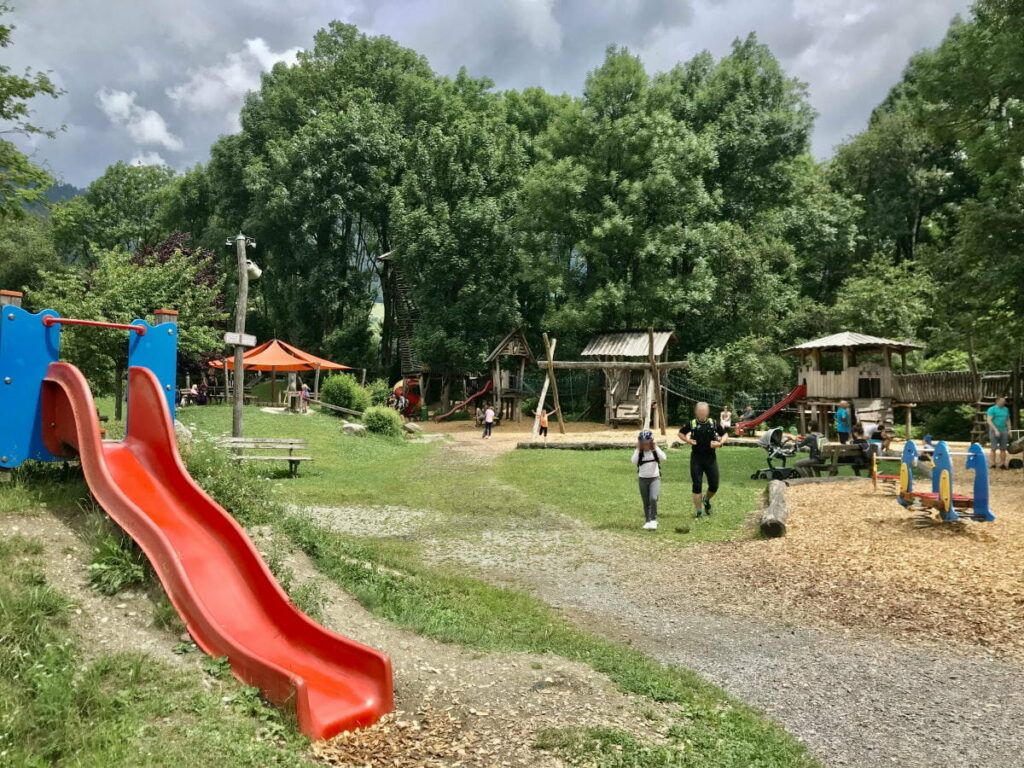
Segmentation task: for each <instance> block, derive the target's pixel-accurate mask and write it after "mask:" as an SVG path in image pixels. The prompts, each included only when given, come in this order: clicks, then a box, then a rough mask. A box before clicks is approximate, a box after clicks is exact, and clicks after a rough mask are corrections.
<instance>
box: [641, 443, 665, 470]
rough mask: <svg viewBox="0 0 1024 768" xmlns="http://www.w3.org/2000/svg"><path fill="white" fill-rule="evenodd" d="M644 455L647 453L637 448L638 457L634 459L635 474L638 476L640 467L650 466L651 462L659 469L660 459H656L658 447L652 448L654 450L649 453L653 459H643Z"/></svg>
mask: <svg viewBox="0 0 1024 768" xmlns="http://www.w3.org/2000/svg"><path fill="white" fill-rule="evenodd" d="M645 453H647V451H641V450H640V449H639V448H637V454H638V455H637V457H636V473H637V474H638V475H639V474H640V467H642V466H643V465H644V464H650V463H651V462H652V461H653V462H654V463H655V464H657V465H658V467H659V468H660V467H661V459H660V458H658V446H654V450H653V451H651V453H652V454H653V455H654V458H653V459H645V458H644V454H645Z"/></svg>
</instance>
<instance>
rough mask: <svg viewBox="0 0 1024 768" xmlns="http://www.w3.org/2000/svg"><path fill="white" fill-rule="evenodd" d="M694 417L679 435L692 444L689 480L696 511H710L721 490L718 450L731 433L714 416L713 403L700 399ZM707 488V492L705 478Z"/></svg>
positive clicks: (695, 515) (700, 512)
mask: <svg viewBox="0 0 1024 768" xmlns="http://www.w3.org/2000/svg"><path fill="white" fill-rule="evenodd" d="M693 415H694V416H695V417H696V418H694V419H693V420H692V421H691V422H690V423H689V424H684V425H683V426H682V427H680V428H679V438H680V439H681V440H682V441H683V442H684V443H687V444H689V445H690V446H691V450H690V480H691V481H692V486H691V488H690V490H691V491H692V493H693V514H694V517H700V516H701V514H702V513H703V514H706V515H710V514H711V499H713V498H714V496H715V494H716V493H718V455H717V453H716V451H717V450H718V449H719V448H720V447H722V446H723V445H725V443H726V441H728V439H729V437H728V435H727V434H726V432H725V429H724V428H723V427H722V425H721V424H720V423H719V422H717V421H715V420H714V419H712V418H711V407H710V406H709V405H708V404H707V403H697V405H695V406H694V408H693ZM705 477H706V478H707V480H708V490H707V493H704V478H705Z"/></svg>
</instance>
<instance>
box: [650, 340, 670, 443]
mask: <svg viewBox="0 0 1024 768" xmlns="http://www.w3.org/2000/svg"><path fill="white" fill-rule="evenodd" d="M647 359H648V360H650V362H651V376H652V383H653V385H654V402H655V403H657V409H658V426H659V427H660V428H661V434H662V435H664V434H666V432H665V405H664V402H663V401H662V397H661V372H660V371H659V370H658V360H657V358H656V357H655V356H654V328H648V329H647Z"/></svg>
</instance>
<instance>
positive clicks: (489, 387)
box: [434, 379, 494, 422]
mask: <svg viewBox="0 0 1024 768" xmlns="http://www.w3.org/2000/svg"><path fill="white" fill-rule="evenodd" d="M492 389H494V380H493V379H488V380H487V383H486V384H484V386H483V389H481V390H480V391H479V392H477V393H476V394H474V395H471V396H470V397H467V398H466V399H465V400H463V401H462V402H461V403H459V404H458V405H456V406H455V407H454V408H452V409H451V410H450V411H448V413H443V414H441V415H440V416H435V417H434V421H435V422H441V421H444V420H445V419H450V418H451V417H452V415H453V414H455V413H457V412H458V411H459V410H461V409H462V408H465V407H466V406H467V405H469V404H470V403H472V402H473V401H474V400H476V399H477V398H478V397H481V396H483V395H486V394H487V393H488V392H490V391H491V390H492Z"/></svg>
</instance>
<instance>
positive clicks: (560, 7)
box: [5, 0, 969, 184]
mask: <svg viewBox="0 0 1024 768" xmlns="http://www.w3.org/2000/svg"><path fill="white" fill-rule="evenodd" d="M17 2H19V0H16V3H17ZM20 3H21V5H22V7H17V8H16V9H15V12H14V14H13V21H14V23H15V24H16V25H17V27H18V28H17V30H16V31H15V37H14V45H13V47H12V48H10V49H7V50H6V51H5V57H6V58H7V60H8V62H9V63H11V64H12V65H14V66H15V67H16V68H18V67H22V66H33V67H35V68H38V69H49V70H52V71H53V72H54V75H55V77H56V78H57V80H58V81H59V82H60V83H61V85H62V86H63V87H64V88H65V89H66V90H67V94H66V95H65V96H63V97H62V98H61V99H59V100H57V101H54V102H51V101H49V100H47V101H44V102H41V103H39V104H38V118H39V121H40V122H43V123H44V124H47V125H50V126H56V125H61V124H65V125H66V126H67V130H66V131H65V132H63V133H61V134H60V135H59V136H58V138H57V139H55V140H53V141H46V140H35V141H33V142H28V143H26V145H25V146H26V148H27V149H28V150H30V151H33V152H34V153H35V155H34V156H35V157H36V159H37V160H39V161H42V162H45V163H46V164H47V165H48V166H49V167H50V168H51V170H52V171H54V172H55V173H57V174H58V175H60V176H62V177H64V178H65V179H66V180H68V181H70V182H72V183H76V184H85V183H87V182H88V181H89V180H91V179H92V178H95V177H96V176H97V175H98V174H99V173H101V172H102V171H103V168H105V167H106V166H107V165H109V164H110V163H112V162H115V161H117V160H126V161H128V160H132V159H139V160H141V161H143V162H160V161H165V162H167V163H169V164H170V165H171V166H173V167H175V168H179V169H181V168H184V167H186V166H189V165H192V164H194V163H196V162H199V161H202V160H204V159H205V158H206V156H207V152H208V149H209V145H210V143H211V142H212V141H214V140H215V139H216V137H217V136H218V135H219V134H221V133H224V132H226V131H231V130H235V127H236V125H237V112H238V108H239V106H240V104H241V98H242V94H243V92H244V90H246V89H248V88H252V87H255V86H256V85H257V84H258V78H259V73H260V72H261V71H262V70H264V69H265V68H266V67H268V66H269V65H270V64H272V63H273V61H275V60H278V59H288V58H289V57H291V56H294V52H295V50H296V49H297V48H303V47H307V46H308V45H310V44H311V41H312V37H313V34H314V33H315V32H316V30H317V29H319V28H322V27H323V26H325V25H326V24H327V23H328V22H329V21H331V20H332V19H335V18H336V19H339V20H342V21H350V22H352V23H355V24H357V25H359V26H360V28H361V29H363V30H364V31H366V32H368V33H372V34H387V35H389V36H390V37H393V38H394V39H396V40H397V41H398V42H400V43H402V44H403V45H407V46H410V47H412V48H415V49H416V50H418V51H419V52H421V53H423V54H424V55H425V56H426V57H427V58H428V59H429V60H430V62H431V64H432V65H433V66H434V67H435V69H437V70H438V71H440V72H443V73H445V74H454V73H455V72H456V71H457V70H458V68H459V67H460V66H462V65H465V66H466V67H467V68H468V69H469V71H470V72H471V73H472V74H474V75H478V76H487V77H490V78H491V79H492V80H494V81H495V83H496V84H497V86H498V87H500V88H523V87H527V86H531V85H540V86H542V87H544V88H547V89H549V90H552V91H566V92H570V93H579V92H580V90H581V88H582V86H583V79H584V77H585V75H586V73H587V71H589V70H590V69H593V68H594V67H595V66H597V65H598V64H599V63H600V61H601V59H602V57H603V55H604V49H605V48H606V47H607V46H608V45H609V44H621V45H626V46H628V47H630V48H631V49H632V50H634V51H636V52H638V53H639V54H640V55H641V56H642V57H643V59H644V61H645V63H646V64H647V66H648V67H649V69H651V70H652V71H654V70H663V69H667V68H668V67H671V66H672V65H673V64H675V63H676V62H677V61H682V60H685V59H688V58H690V57H691V56H693V55H694V54H696V53H697V52H699V51H701V50H703V49H708V50H710V51H712V53H714V54H716V55H721V54H723V53H725V52H727V51H728V48H729V45H730V43H731V42H732V40H733V39H735V38H737V37H744V36H746V35H747V34H748V33H750V32H752V31H754V32H757V34H758V36H759V37H760V38H761V39H762V40H763V41H764V42H766V43H768V44H769V45H770V46H771V47H772V49H773V50H774V51H775V53H776V55H777V56H778V57H779V58H780V60H781V61H782V63H783V66H784V67H785V68H786V70H787V71H788V72H789V73H791V74H792V75H794V76H796V77H798V78H800V79H801V80H803V81H805V82H807V83H808V85H809V90H810V98H811V102H812V104H813V105H814V106H815V108H816V109H817V111H818V113H819V118H818V122H817V127H816V132H815V136H814V149H815V152H816V154H818V155H819V156H825V155H827V154H828V153H829V152H830V151H831V149H832V147H833V146H834V145H835V144H836V143H838V142H839V141H841V140H842V139H843V138H844V137H846V136H847V135H849V134H851V133H854V132H856V131H858V130H861V129H862V128H863V126H864V124H865V121H866V119H867V116H868V114H869V113H870V110H871V109H872V108H873V107H874V106H875V105H876V104H877V103H878V102H879V101H880V100H881V99H882V98H883V97H884V95H885V93H886V91H887V90H888V88H889V87H890V86H891V85H892V84H893V83H895V82H896V81H897V80H898V79H899V77H900V73H901V70H902V68H903V66H904V65H905V63H906V60H907V58H908V56H910V54H912V53H913V52H914V51H916V50H919V49H920V48H922V47H926V46H931V45H935V44H936V43H937V42H938V41H939V40H941V38H942V36H943V34H944V33H945V30H946V27H947V26H948V23H949V21H950V19H951V18H952V16H953V15H954V14H956V13H958V12H959V13H964V12H966V10H967V8H968V5H969V0H932V2H929V3H920V2H919V1H918V0H889V2H884V3H883V2H880V1H876V0H859V1H851V0H758V1H757V2H751V0H630V1H629V2H626V1H625V0H479V1H478V2H476V3H472V4H469V3H465V2H461V1H460V0H377V1H376V2H374V1H373V0H230V1H229V0H224V1H223V2H217V3H211V2H205V1H204V0H178V1H177V2H175V3H160V4H157V3H139V2H134V3H133V2H124V1H123V0H90V2H88V3H86V2H67V1H66V0H20ZM121 94H124V95H121ZM102 95H106V99H105V101H106V106H107V111H106V113H105V112H104V108H103V107H104V98H102V97H101V96H102ZM128 96H131V98H128ZM111 114H113V115H114V119H113V120H112V119H111ZM160 121H163V128H162V129H161V125H160ZM179 141H180V144H179V143H178V142H179ZM157 153H158V154H157Z"/></svg>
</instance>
